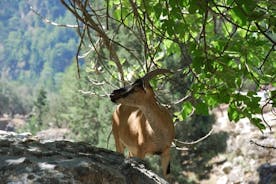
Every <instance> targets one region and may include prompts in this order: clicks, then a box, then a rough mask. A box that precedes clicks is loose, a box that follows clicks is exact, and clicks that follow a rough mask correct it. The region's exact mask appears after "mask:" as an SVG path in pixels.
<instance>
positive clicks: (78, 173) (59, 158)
mask: <svg viewBox="0 0 276 184" xmlns="http://www.w3.org/2000/svg"><path fill="white" fill-rule="evenodd" d="M0 178H1V179H0V183H10V184H11V183H20V184H29V183H54V184H58V183H74V184H79V183H85V184H89V183H93V184H102V183H103V184H108V183H112V184H113V183H114V184H117V183H118V184H132V183H133V184H143V183H145V184H157V183H161V184H163V183H167V182H166V181H165V180H164V179H162V178H160V177H159V176H157V175H156V174H154V173H153V172H151V171H149V170H147V169H146V168H145V166H144V165H143V163H142V161H140V160H136V159H125V158H124V157H123V156H122V155H121V154H118V153H115V152H112V151H109V150H105V149H101V148H96V147H92V146H91V145H89V144H87V143H83V142H70V141H66V140H60V141H52V142H51V141H48V142H47V141H44V142H42V141H40V140H38V139H36V138H35V137H32V136H31V135H30V134H16V133H11V132H5V131H0Z"/></svg>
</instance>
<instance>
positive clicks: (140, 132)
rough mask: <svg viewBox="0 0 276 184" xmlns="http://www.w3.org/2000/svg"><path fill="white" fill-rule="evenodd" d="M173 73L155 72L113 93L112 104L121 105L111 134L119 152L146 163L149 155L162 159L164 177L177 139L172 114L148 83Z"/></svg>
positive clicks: (115, 116) (117, 110)
mask: <svg viewBox="0 0 276 184" xmlns="http://www.w3.org/2000/svg"><path fill="white" fill-rule="evenodd" d="M164 73H171V72H170V71H169V70H166V69H156V70H153V71H151V72H149V73H147V74H146V75H145V76H144V77H142V78H140V79H137V80H136V81H135V82H134V83H132V84H131V85H128V86H125V87H123V88H120V89H117V90H114V91H113V92H112V93H111V95H110V98H111V101H112V102H115V103H117V104H119V105H118V106H117V108H116V110H115V112H114V113H113V116H112V133H113V136H114V139H115V146H116V151H117V152H120V153H122V154H124V150H125V148H127V149H128V151H129V156H130V157H138V158H141V159H144V157H145V155H147V154H151V155H153V154H158V155H160V156H161V166H162V171H163V175H164V176H165V177H166V176H167V174H169V173H170V147H171V144H172V141H173V140H174V137H175V131H174V125H173V120H172V117H171V115H170V113H169V111H168V110H167V109H166V108H165V107H163V106H161V105H160V104H159V103H158V102H157V100H156V98H155V94H154V91H153V89H152V87H151V86H150V83H149V80H151V79H152V78H153V77H155V76H156V75H159V74H164Z"/></svg>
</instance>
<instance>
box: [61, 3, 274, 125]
mask: <svg viewBox="0 0 276 184" xmlns="http://www.w3.org/2000/svg"><path fill="white" fill-rule="evenodd" d="M61 2H62V3H63V4H64V5H65V7H66V8H67V9H68V10H69V11H70V12H71V13H72V14H73V15H74V16H75V17H76V19H77V23H78V32H79V36H80V38H81V42H80V44H79V47H78V50H79V52H78V57H79V58H80V57H85V58H87V59H88V60H89V61H91V65H90V67H89V71H90V72H93V73H98V74H102V75H103V74H108V75H109V76H110V77H109V78H105V79H106V80H107V81H108V83H109V84H110V85H111V84H116V85H120V84H125V83H126V81H128V80H131V79H132V77H137V76H139V75H141V74H143V73H145V72H148V71H150V70H152V69H153V68H169V69H171V70H172V71H173V72H175V75H181V76H182V80H179V81H178V82H175V83H173V84H172V85H174V86H175V87H176V88H177V87H178V86H183V88H184V89H185V90H184V92H183V93H182V94H181V95H182V97H181V98H180V99H179V100H177V103H178V104H181V106H182V108H181V109H180V110H178V112H175V115H176V116H178V118H180V119H185V118H187V116H189V115H190V114H191V113H192V112H195V113H198V114H208V112H209V110H211V109H212V108H214V107H216V106H218V105H219V104H229V108H228V117H229V119H230V120H232V121H235V122H236V121H238V120H239V119H241V118H245V117H246V118H249V119H250V121H251V123H252V124H254V125H255V126H257V127H258V128H259V129H260V130H262V129H265V127H266V126H265V124H266V121H265V120H264V121H262V119H261V118H259V117H256V116H255V115H256V114H261V113H262V110H263V109H264V107H265V106H268V105H272V106H273V107H275V106H276V105H275V99H276V97H275V96H276V91H275V90H274V91H273V89H275V86H276V79H275V77H276V72H275V71H276V62H275V59H276V53H275V44H276V35H275V31H276V27H275V25H276V16H275V14H276V13H275V12H276V6H275V1H262V0H249V1H248V0H227V1H222V0H211V1H205V0H201V1H197V0H183V1H177V0H164V1H143V0H106V1H104V2H101V3H99V2H96V1H89V0H85V1H81V0H61ZM119 33H120V34H119ZM121 33H124V34H125V37H123V36H122V34H121ZM122 53H124V54H122ZM259 91H263V92H264V93H265V94H266V97H265V98H261V97H260V95H258V92H259ZM99 93H101V92H99ZM172 93H173V91H172ZM261 101H263V103H262V105H260V102H261ZM267 126H269V125H268V124H267Z"/></svg>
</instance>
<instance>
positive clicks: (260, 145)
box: [250, 139, 276, 149]
mask: <svg viewBox="0 0 276 184" xmlns="http://www.w3.org/2000/svg"><path fill="white" fill-rule="evenodd" d="M250 143H252V144H255V145H256V146H259V147H262V148H265V149H276V147H275V146H268V145H263V144H260V143H257V142H255V141H253V140H252V139H251V140H250Z"/></svg>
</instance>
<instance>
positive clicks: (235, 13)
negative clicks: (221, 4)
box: [231, 6, 246, 26]
mask: <svg viewBox="0 0 276 184" xmlns="http://www.w3.org/2000/svg"><path fill="white" fill-rule="evenodd" d="M231 14H232V17H233V19H234V20H235V21H236V22H237V23H238V24H240V25H241V26H244V25H245V24H246V16H245V15H244V14H243V12H242V10H241V7H240V6H236V7H234V8H233V9H232V10H231Z"/></svg>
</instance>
